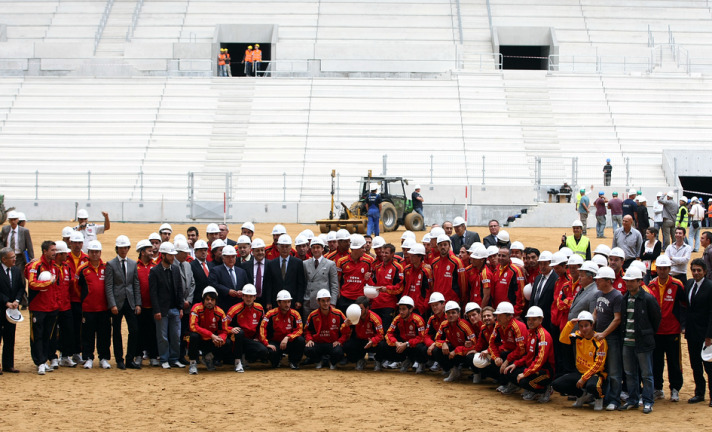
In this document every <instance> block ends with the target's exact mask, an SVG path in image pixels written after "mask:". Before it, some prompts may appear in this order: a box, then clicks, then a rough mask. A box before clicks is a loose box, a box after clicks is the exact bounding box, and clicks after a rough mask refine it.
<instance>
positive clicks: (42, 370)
mask: <svg viewBox="0 0 712 432" xmlns="http://www.w3.org/2000/svg"><path fill="white" fill-rule="evenodd" d="M46 369H47V365H45V364H41V365H39V366H37V375H44V374H45V370H46Z"/></svg>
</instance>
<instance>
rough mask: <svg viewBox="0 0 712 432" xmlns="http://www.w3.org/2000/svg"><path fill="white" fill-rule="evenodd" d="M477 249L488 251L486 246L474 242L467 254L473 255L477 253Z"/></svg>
mask: <svg viewBox="0 0 712 432" xmlns="http://www.w3.org/2000/svg"><path fill="white" fill-rule="evenodd" d="M475 249H486V248H485V245H483V244H482V243H480V242H474V243H472V244H471V245H470V248H469V249H468V250H467V252H469V253H472V252H474V251H475Z"/></svg>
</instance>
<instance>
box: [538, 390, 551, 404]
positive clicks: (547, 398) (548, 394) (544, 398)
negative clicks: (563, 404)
mask: <svg viewBox="0 0 712 432" xmlns="http://www.w3.org/2000/svg"><path fill="white" fill-rule="evenodd" d="M553 393H554V389H553V388H552V387H551V386H547V387H546V391H544V394H543V395H541V397H540V398H539V403H547V402H549V401H550V400H551V395H552V394H553Z"/></svg>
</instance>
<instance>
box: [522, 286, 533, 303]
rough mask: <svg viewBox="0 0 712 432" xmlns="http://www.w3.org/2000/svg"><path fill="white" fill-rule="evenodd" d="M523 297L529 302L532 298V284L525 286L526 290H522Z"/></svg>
mask: <svg viewBox="0 0 712 432" xmlns="http://www.w3.org/2000/svg"><path fill="white" fill-rule="evenodd" d="M522 295H523V296H524V298H525V299H527V300H529V299H531V298H532V284H526V285H524V288H523V289H522Z"/></svg>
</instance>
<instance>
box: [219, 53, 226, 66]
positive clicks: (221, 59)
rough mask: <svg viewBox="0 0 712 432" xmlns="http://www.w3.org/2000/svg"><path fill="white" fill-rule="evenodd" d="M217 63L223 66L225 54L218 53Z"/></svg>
mask: <svg viewBox="0 0 712 432" xmlns="http://www.w3.org/2000/svg"><path fill="white" fill-rule="evenodd" d="M218 65H220V66H225V54H220V55H219V56H218Z"/></svg>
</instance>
